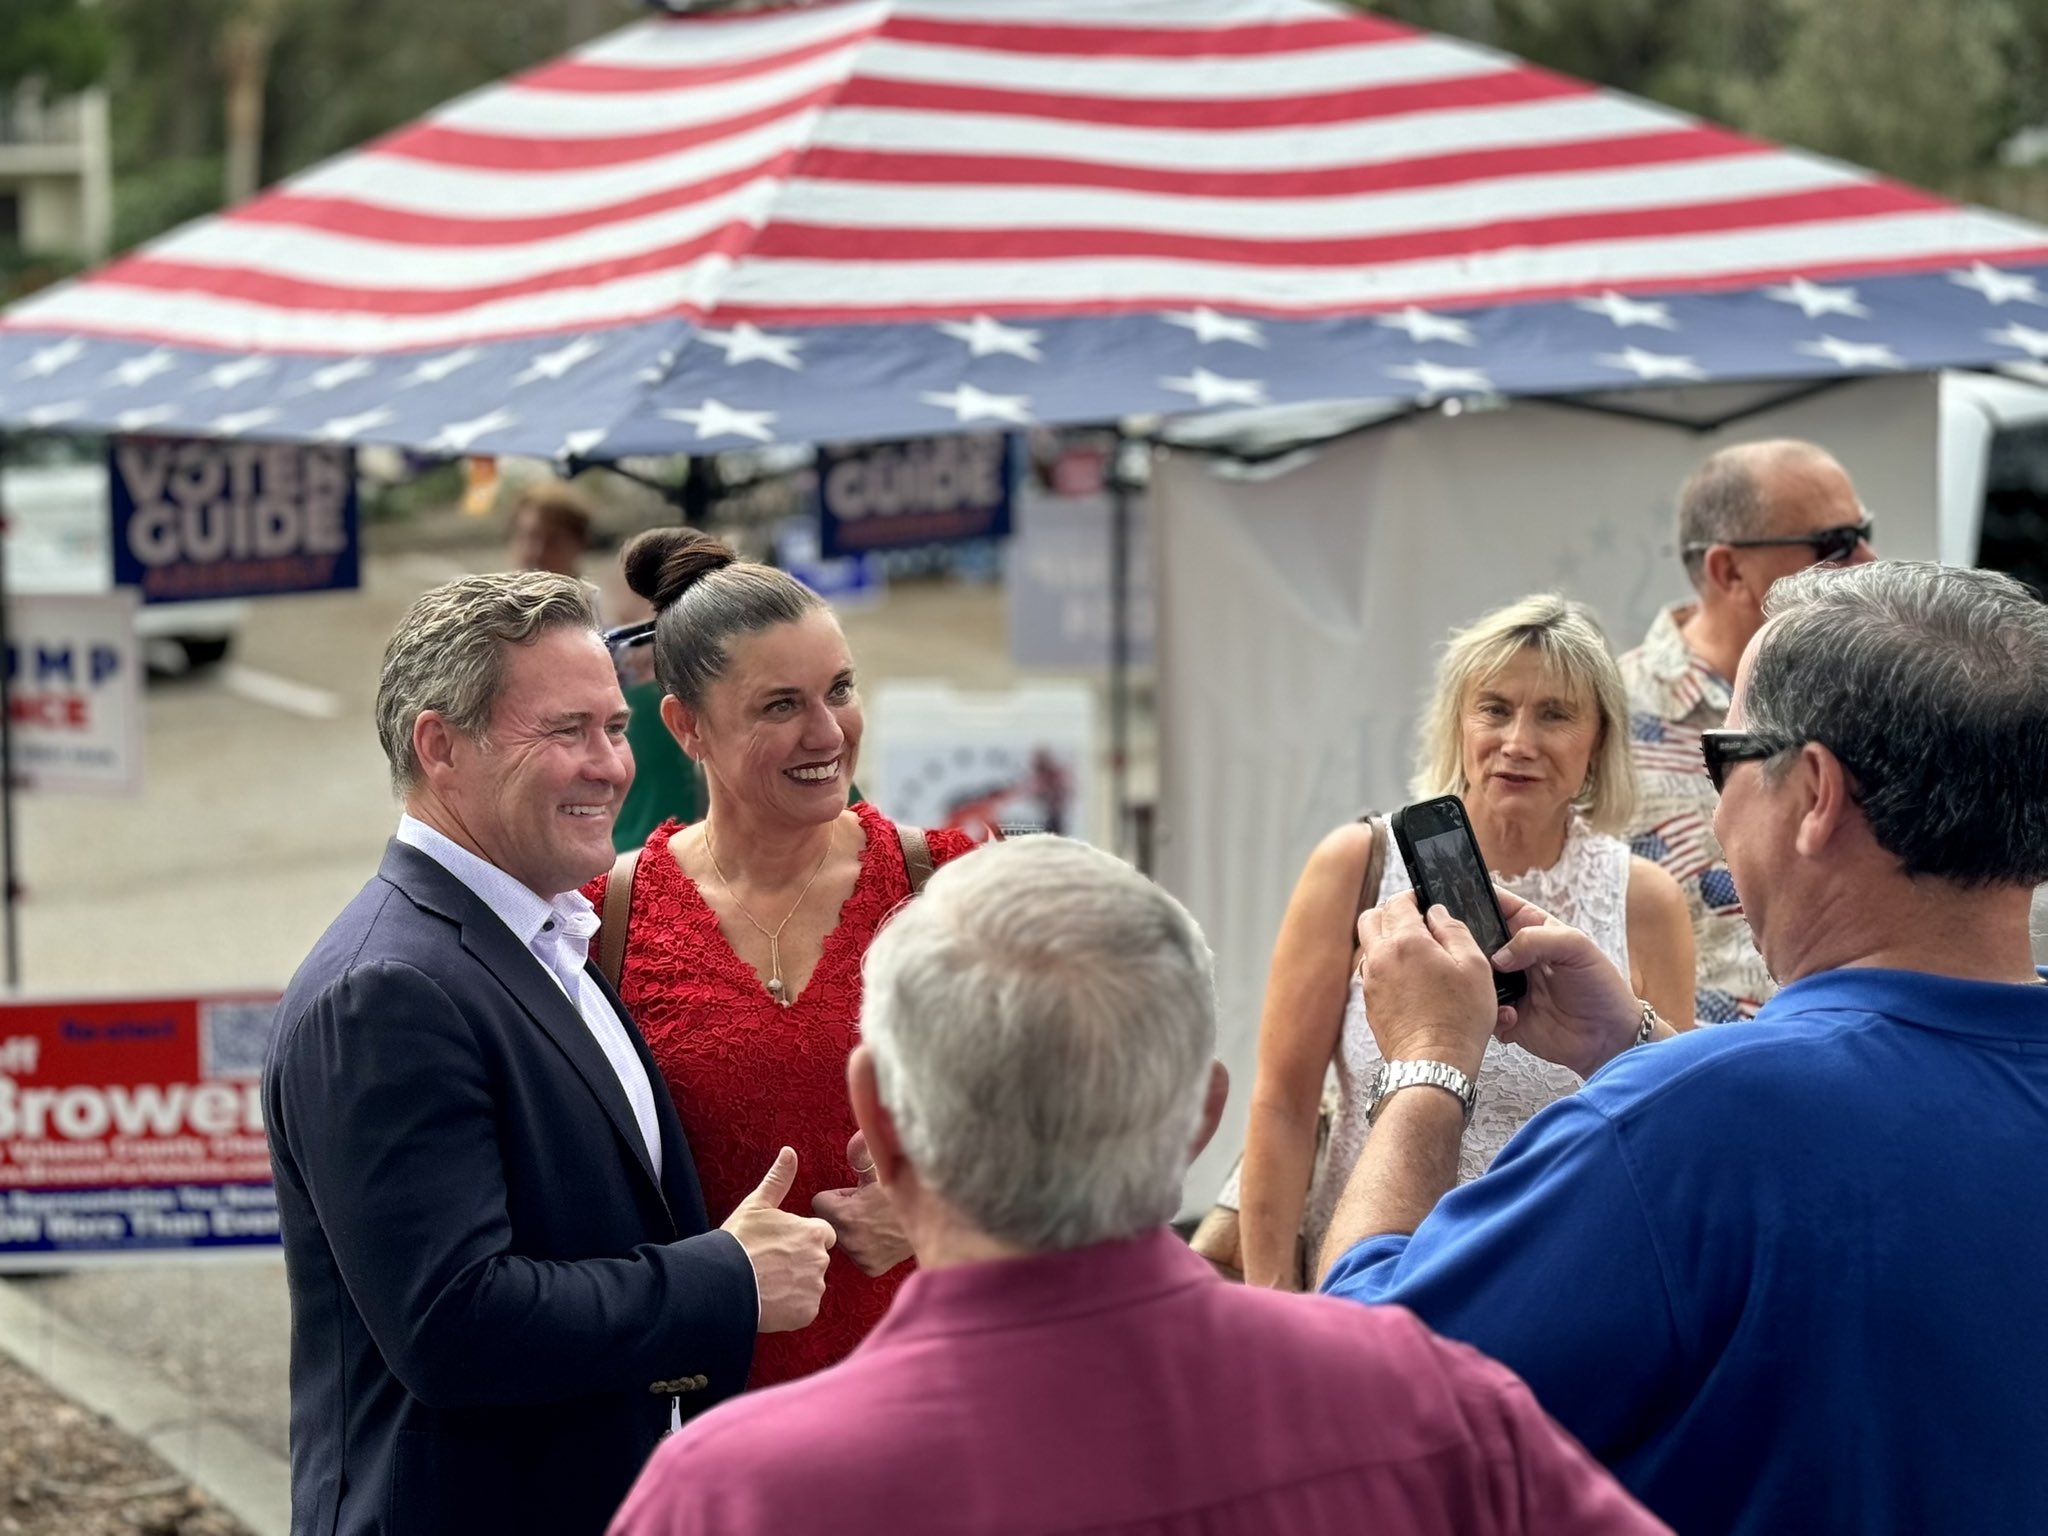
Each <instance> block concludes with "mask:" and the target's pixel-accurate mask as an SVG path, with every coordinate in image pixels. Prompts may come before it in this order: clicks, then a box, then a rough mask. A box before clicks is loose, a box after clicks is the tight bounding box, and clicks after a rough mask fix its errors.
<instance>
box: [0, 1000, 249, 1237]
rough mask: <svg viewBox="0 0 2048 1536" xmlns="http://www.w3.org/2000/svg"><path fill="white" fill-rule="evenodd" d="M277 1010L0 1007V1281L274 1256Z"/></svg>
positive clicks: (110, 1003) (83, 1004)
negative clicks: (268, 1126) (42, 1273)
mask: <svg viewBox="0 0 2048 1536" xmlns="http://www.w3.org/2000/svg"><path fill="white" fill-rule="evenodd" d="M276 1004H277V997H276V995H275V994H274V993H270V994H247V995H232V996H212V997H152V998H133V999H80V1000H73V1001H50V1002H7V1003H0V1270H7V1269H48V1268H51V1267H53V1266H60V1265H64V1264H70V1263H101V1262H108V1261H119V1260H123V1259H162V1258H163V1257H164V1256H165V1255H166V1254H168V1253H181V1252H192V1251H220V1250H254V1251H257V1252H264V1251H268V1250H271V1249H275V1248H276V1247H277V1246H278V1243H279V1236H278V1224H277V1198H276V1194H275V1191H274V1190H273V1189H272V1187H271V1176H270V1150H269V1144H268V1142H267V1141H266V1140H265V1138H264V1132H263V1104H262V1094H261V1089H262V1074H263V1059H264V1055H265V1053H266V1052H267V1050H268V1048H269V1044H270V1031H271V1024H272V1016H273V1014H274V1013H275V1011H276Z"/></svg>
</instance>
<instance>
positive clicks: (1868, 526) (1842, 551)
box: [1684, 517, 1877, 565]
mask: <svg viewBox="0 0 2048 1536" xmlns="http://www.w3.org/2000/svg"><path fill="white" fill-rule="evenodd" d="M1876 531H1877V521H1876V519H1875V518H1870V517H1866V518H1863V519H1861V520H1860V521H1858V522H1854V523H1844V524H1842V526H1841V527H1839V528H1816V529H1815V530H1814V531H1813V532H1812V533H1802V534H1799V535H1797V536H1795V537H1787V538H1782V539H1716V540H1715V541H1714V543H1713V544H1688V545H1686V546H1685V550H1684V553H1686V554H1688V555H1704V554H1705V553H1706V552H1707V551H1708V550H1710V549H1712V548H1714V547H1715V545H1719V546H1720V547H1722V548H1724V549H1790V548H1791V547H1792V546H1794V545H1795V544H1798V545H1804V546H1805V547H1806V548H1808V549H1810V550H1812V551H1813V563H1814V564H1815V565H1840V564H1842V563H1843V562H1844V561H1846V560H1848V559H1849V558H1850V557H1852V556H1853V555H1854V554H1855V553H1856V546H1857V545H1859V544H1866V543H1868V542H1869V541H1870V538H1871V535H1872V534H1874V533H1876Z"/></svg>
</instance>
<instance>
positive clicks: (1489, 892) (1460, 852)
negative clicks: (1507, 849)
mask: <svg viewBox="0 0 2048 1536" xmlns="http://www.w3.org/2000/svg"><path fill="white" fill-rule="evenodd" d="M1415 856H1416V858H1417V859H1419V860H1421V862H1422V870H1423V876H1422V877H1423V882H1424V883H1425V884H1426V885H1427V886H1428V888H1429V897H1430V900H1432V901H1440V902H1442V903H1443V904H1444V906H1446V907H1448V908H1449V909H1450V913H1451V916H1453V917H1455V918H1456V919H1457V920H1458V921H1459V922H1461V923H1463V924H1464V925H1465V926H1466V927H1467V928H1469V929H1471V930H1472V938H1473V941H1474V942H1475V943H1477V944H1478V946H1479V948H1480V950H1481V952H1482V953H1484V954H1488V955H1490V954H1492V953H1493V952H1494V951H1495V950H1497V949H1499V948H1500V947H1501V946H1502V945H1503V944H1505V943H1507V941H1508V935H1507V930H1506V929H1505V928H1503V927H1502V926H1501V921H1500V915H1499V913H1498V911H1497V910H1496V908H1495V905H1494V901H1493V882H1492V880H1491V878H1490V877H1489V876H1488V875H1487V872H1486V871H1485V870H1484V869H1483V868H1481V867H1480V864H1479V861H1478V859H1476V858H1474V857H1473V855H1472V840H1471V838H1470V837H1469V836H1468V835H1467V834H1466V832H1465V829H1464V828H1463V827H1461V826H1453V827H1449V828H1447V829H1445V830H1444V831H1441V832H1437V833H1433V834H1431V835H1430V836H1428V837H1418V838H1416V839H1415Z"/></svg>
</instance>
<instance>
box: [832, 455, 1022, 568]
mask: <svg viewBox="0 0 2048 1536" xmlns="http://www.w3.org/2000/svg"><path fill="white" fill-rule="evenodd" d="M1015 462H1016V460H1015V457H1014V455H1013V452H1012V449H1011V439H1010V436H1009V434H1007V433H1001V432H994V433H991V432H981V433H972V432H970V433H961V434H958V435H955V436H952V437H924V438H916V439H913V440H911V441H908V442H895V443H863V444H861V445H859V446H858V447H831V446H828V447H823V448H820V449H819V450H818V543H819V546H820V552H821V553H822V554H824V555H825V557H826V558H827V559H833V558H837V557H838V556H841V555H860V554H866V553H867V552H868V551H869V550H877V549H903V548H906V547H908V546H911V545H915V544H945V543H956V542H958V541H960V540H962V539H1002V538H1008V537H1009V534H1010V496H1011V490H1012V486H1013V484H1014V482H1015V480H1016V474H1015V472H1014V468H1013V466H1014V464H1015Z"/></svg>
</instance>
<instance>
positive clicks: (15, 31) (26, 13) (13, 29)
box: [0, 0, 112, 96]
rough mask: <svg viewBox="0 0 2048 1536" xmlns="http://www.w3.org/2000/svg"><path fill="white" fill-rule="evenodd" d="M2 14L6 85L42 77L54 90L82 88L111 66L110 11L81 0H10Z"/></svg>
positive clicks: (0, 69) (0, 75) (1, 62)
mask: <svg viewBox="0 0 2048 1536" xmlns="http://www.w3.org/2000/svg"><path fill="white" fill-rule="evenodd" d="M5 10H6V14H5V17H4V19H0V90H5V89H6V88H7V87H9V86H13V85H20V84H21V83H23V82H24V81H30V80H33V81H36V82H37V83H39V84H40V85H42V86H43V87H44V89H46V90H48V91H49V92H50V93H51V94H52V95H60V96H61V95H65V94H67V93H69V92H72V91H82V90H84V89H85V88H86V87H87V86H89V85H94V84H97V83H98V81H99V79H100V77H101V76H102V75H104V74H105V73H106V71H107V61H108V58H109V56H110V54H111V52H112V46H111V44H112V38H111V34H110V32H109V30H108V27H107V20H106V17H105V15H104V14H102V13H101V12H100V11H99V10H97V9H89V8H87V7H86V6H85V5H83V4H81V3H80V0H6V7H5Z"/></svg>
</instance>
